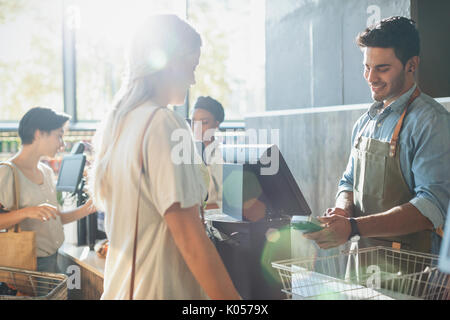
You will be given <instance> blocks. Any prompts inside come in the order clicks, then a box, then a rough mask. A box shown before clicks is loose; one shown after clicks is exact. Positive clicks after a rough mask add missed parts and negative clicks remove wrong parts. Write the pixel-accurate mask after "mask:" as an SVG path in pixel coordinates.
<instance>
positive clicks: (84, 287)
mask: <svg viewBox="0 0 450 320" xmlns="http://www.w3.org/2000/svg"><path fill="white" fill-rule="evenodd" d="M58 252H59V261H58V264H59V267H60V269H61V270H62V271H64V273H66V274H67V275H68V277H69V281H68V289H69V290H68V291H69V299H73V300H99V299H100V297H101V295H102V293H103V273H104V270H105V259H102V258H100V257H98V256H97V254H96V253H95V252H94V251H92V250H89V247H88V246H81V247H78V246H76V245H73V244H69V243H64V244H63V245H62V246H61V248H59V251H58ZM73 265H77V266H78V267H79V268H80V276H81V281H80V282H81V283H80V287H79V288H76V285H75V283H76V281H75V280H74V279H71V274H73V271H72V273H71V272H68V268H69V267H70V266H73ZM69 270H70V269H69Z"/></svg>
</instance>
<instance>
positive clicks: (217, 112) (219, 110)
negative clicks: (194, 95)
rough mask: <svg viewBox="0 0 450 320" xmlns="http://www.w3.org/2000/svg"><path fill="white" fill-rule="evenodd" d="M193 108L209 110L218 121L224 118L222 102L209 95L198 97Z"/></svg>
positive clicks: (220, 121)
mask: <svg viewBox="0 0 450 320" xmlns="http://www.w3.org/2000/svg"><path fill="white" fill-rule="evenodd" d="M195 109H203V110H206V111H209V112H210V113H211V114H212V115H213V116H214V119H216V121H219V123H222V122H223V120H224V119H225V112H224V110H223V107H222V104H221V103H220V102H219V101H217V100H215V99H213V98H211V97H209V96H208V97H198V99H197V102H196V103H195V106H194V110H195Z"/></svg>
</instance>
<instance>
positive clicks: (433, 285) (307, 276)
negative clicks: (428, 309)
mask: <svg viewBox="0 0 450 320" xmlns="http://www.w3.org/2000/svg"><path fill="white" fill-rule="evenodd" d="M437 265H438V256H436V255H431V254H423V253H417V252H411V251H406V250H396V249H391V248H387V247H372V248H365V249H359V250H358V248H357V247H356V249H354V248H352V249H350V250H348V251H343V252H342V253H341V254H338V255H333V256H327V257H311V258H307V259H290V260H282V261H275V262H272V267H273V268H275V269H277V270H278V272H279V275H280V277H281V280H282V283H283V289H282V291H283V292H284V293H286V296H287V298H288V299H294V300H410V299H419V300H423V299H425V300H448V299H450V280H449V278H450V277H449V275H447V274H444V273H442V272H440V271H439V270H438V269H437Z"/></svg>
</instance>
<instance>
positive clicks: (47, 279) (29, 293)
mask: <svg viewBox="0 0 450 320" xmlns="http://www.w3.org/2000/svg"><path fill="white" fill-rule="evenodd" d="M0 282H3V283H4V284H7V285H8V287H9V288H10V289H11V290H13V291H14V292H15V294H16V295H0V300H67V276H66V275H65V274H59V273H47V272H37V271H28V270H23V269H16V268H8V267H0Z"/></svg>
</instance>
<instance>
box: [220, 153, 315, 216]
mask: <svg viewBox="0 0 450 320" xmlns="http://www.w3.org/2000/svg"><path fill="white" fill-rule="evenodd" d="M221 151H222V157H223V160H224V163H223V194H222V207H223V208H222V210H223V213H225V214H227V215H229V216H231V217H233V218H236V219H238V220H246V221H258V220H261V219H264V218H266V219H267V218H274V217H281V216H286V215H288V216H293V215H304V216H309V215H311V209H310V207H309V205H308V203H307V202H306V200H305V198H304V196H303V194H302V192H301V191H300V188H299V186H298V184H297V182H296V180H295V178H294V176H293V175H292V173H291V171H290V170H289V167H288V165H287V164H286V161H285V160H284V158H283V155H282V154H281V152H280V150H279V149H278V147H277V146H276V145H223V146H221Z"/></svg>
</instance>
